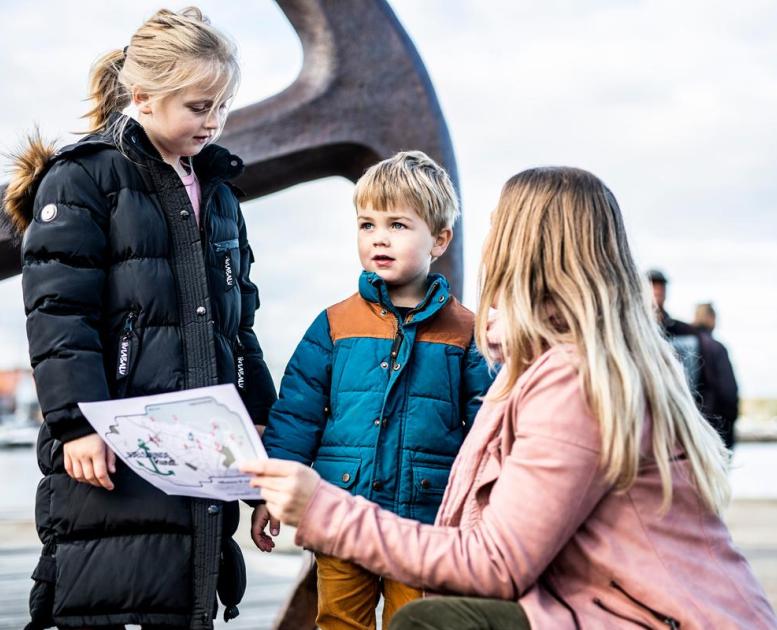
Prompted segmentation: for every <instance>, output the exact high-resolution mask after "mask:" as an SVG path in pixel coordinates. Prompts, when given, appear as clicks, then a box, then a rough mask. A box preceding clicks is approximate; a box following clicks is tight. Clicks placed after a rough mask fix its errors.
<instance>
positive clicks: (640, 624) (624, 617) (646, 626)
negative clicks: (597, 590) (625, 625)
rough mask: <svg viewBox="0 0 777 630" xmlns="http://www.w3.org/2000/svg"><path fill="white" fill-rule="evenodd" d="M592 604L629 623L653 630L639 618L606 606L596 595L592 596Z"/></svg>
mask: <svg viewBox="0 0 777 630" xmlns="http://www.w3.org/2000/svg"><path fill="white" fill-rule="evenodd" d="M594 604H596V605H597V606H598V607H599V608H601V609H602V610H604V611H606V612H608V613H610V614H611V615H613V616H614V617H617V618H618V619H623V620H624V621H628V622H630V623H633V624H634V625H637V626H639V627H640V628H647V629H648V630H653V628H652V627H651V626H649V625H647V624H646V623H642V622H641V621H639V619H632V618H631V617H627V616H626V615H623V614H621V613H619V612H617V611H615V610H613V609H612V608H610V607H609V606H607V605H606V604H605V603H604V602H603V601H602V600H601V599H599V598H598V597H594Z"/></svg>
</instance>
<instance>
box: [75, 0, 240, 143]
mask: <svg viewBox="0 0 777 630" xmlns="http://www.w3.org/2000/svg"><path fill="white" fill-rule="evenodd" d="M239 82H240V67H239V66H238V62H237V47H236V46H235V44H234V43H233V42H232V41H231V40H230V39H229V38H227V37H226V36H225V35H224V34H223V33H221V32H220V31H218V30H216V29H215V28H213V27H212V26H211V25H210V23H209V21H208V19H207V18H206V17H205V16H204V15H203V14H202V11H200V10H199V9H198V8H196V7H188V8H186V9H183V10H181V11H179V12H177V13H175V12H173V11H169V10H167V9H162V10H160V11H157V12H156V13H155V14H154V15H153V16H151V18H149V19H148V20H147V21H146V22H145V23H144V24H143V25H142V26H141V27H140V28H139V29H138V30H137V31H136V32H135V34H134V35H133V36H132V38H131V39H130V42H129V46H127V47H126V48H124V49H122V48H119V49H116V50H113V51H111V52H109V53H106V54H105V55H103V56H102V57H100V58H99V59H98V60H97V61H96V62H95V64H94V66H93V67H92V71H91V74H90V77H89V98H90V100H91V101H92V102H93V107H92V109H91V110H89V112H87V113H86V114H85V116H84V118H88V119H89V123H90V129H89V131H90V132H100V131H105V130H106V129H107V127H108V119H109V117H110V115H111V114H112V113H114V112H121V111H122V110H123V109H124V108H125V107H127V105H129V104H130V102H131V98H132V94H131V90H132V88H133V87H138V88H139V89H141V90H142V91H143V92H145V93H146V94H148V95H149V96H150V97H151V98H152V99H160V98H164V97H165V96H169V95H171V94H173V93H175V92H178V91H179V90H183V89H186V88H190V87H200V88H202V89H203V90H205V91H208V92H210V91H211V90H212V91H213V93H214V101H213V106H212V107H213V109H216V108H218V107H219V106H220V105H222V104H223V103H224V102H225V101H227V100H228V99H229V98H231V97H232V95H233V94H234V93H235V91H236V90H237V86H238V84H239ZM219 131H220V130H219Z"/></svg>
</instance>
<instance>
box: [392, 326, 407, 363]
mask: <svg viewBox="0 0 777 630" xmlns="http://www.w3.org/2000/svg"><path fill="white" fill-rule="evenodd" d="M404 338H405V333H404V332H403V331H402V325H401V324H400V325H398V326H397V334H396V335H395V336H394V341H393V343H392V344H391V367H392V368H393V367H394V366H395V365H396V363H397V357H398V356H399V348H400V347H401V346H402V341H403V340H404Z"/></svg>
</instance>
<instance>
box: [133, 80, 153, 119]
mask: <svg viewBox="0 0 777 630" xmlns="http://www.w3.org/2000/svg"><path fill="white" fill-rule="evenodd" d="M132 104H133V105H135V106H136V107H137V108H138V111H139V112H140V113H141V114H150V113H151V97H150V96H149V95H148V94H147V93H146V92H143V91H142V90H141V89H140V88H138V87H133V88H132Z"/></svg>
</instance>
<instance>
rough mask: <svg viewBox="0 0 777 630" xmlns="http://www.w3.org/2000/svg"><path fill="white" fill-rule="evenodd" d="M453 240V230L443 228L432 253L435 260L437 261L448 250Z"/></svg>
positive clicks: (436, 238)
mask: <svg viewBox="0 0 777 630" xmlns="http://www.w3.org/2000/svg"><path fill="white" fill-rule="evenodd" d="M451 239H453V230H452V229H451V228H443V229H442V230H440V233H439V234H438V235H437V236H436V237H435V239H434V246H433V247H432V251H431V252H430V253H431V255H432V259H433V260H437V259H438V258H439V257H440V256H442V255H443V254H444V253H445V250H446V249H448V245H450V244H451Z"/></svg>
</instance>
